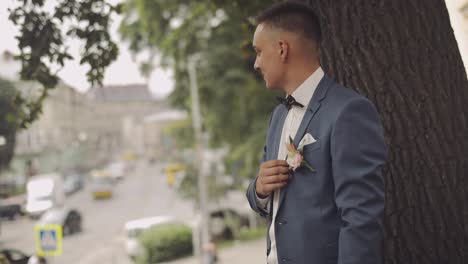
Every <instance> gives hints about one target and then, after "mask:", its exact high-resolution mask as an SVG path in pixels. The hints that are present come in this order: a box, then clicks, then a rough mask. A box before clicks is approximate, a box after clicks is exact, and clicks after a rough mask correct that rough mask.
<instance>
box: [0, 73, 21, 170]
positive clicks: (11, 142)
mask: <svg viewBox="0 0 468 264" xmlns="http://www.w3.org/2000/svg"><path fill="white" fill-rule="evenodd" d="M26 111H27V107H26V102H25V101H24V100H23V99H22V97H21V96H20V94H19V92H18V91H17V90H16V88H15V87H14V86H13V84H12V83H11V82H9V81H6V80H3V79H0V136H1V137H2V138H3V140H4V141H5V142H4V143H5V144H4V145H0V173H1V172H2V171H3V170H4V169H6V168H8V165H9V164H10V161H11V159H12V158H13V154H14V147H15V142H16V131H17V130H19V129H20V128H22V127H24V126H25V124H24V122H25V117H26V115H25V113H26Z"/></svg>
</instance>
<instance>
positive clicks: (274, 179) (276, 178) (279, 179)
mask: <svg viewBox="0 0 468 264" xmlns="http://www.w3.org/2000/svg"><path fill="white" fill-rule="evenodd" d="M288 179H289V175H288V174H278V175H274V176H269V177H264V178H263V179H262V183H263V184H273V183H280V182H284V181H287V180H288Z"/></svg>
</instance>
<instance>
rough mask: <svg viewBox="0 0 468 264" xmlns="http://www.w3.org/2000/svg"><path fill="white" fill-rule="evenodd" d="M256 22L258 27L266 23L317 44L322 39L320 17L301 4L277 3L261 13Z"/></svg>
mask: <svg viewBox="0 0 468 264" xmlns="http://www.w3.org/2000/svg"><path fill="white" fill-rule="evenodd" d="M255 21H256V23H257V25H259V24H262V23H264V24H266V25H267V26H270V27H272V28H277V29H280V30H283V31H287V32H292V33H298V34H302V35H303V37H305V38H307V39H309V40H312V41H314V42H316V43H317V44H319V43H320V40H321V38H322V32H321V30H320V22H319V19H318V17H317V16H316V15H315V13H314V11H313V10H312V9H311V8H310V7H309V6H307V5H306V4H304V3H301V2H295V1H287V2H281V3H277V4H275V5H273V6H271V7H270V8H268V9H267V10H265V11H263V12H262V13H260V14H259V15H258V16H257V17H256V18H255Z"/></svg>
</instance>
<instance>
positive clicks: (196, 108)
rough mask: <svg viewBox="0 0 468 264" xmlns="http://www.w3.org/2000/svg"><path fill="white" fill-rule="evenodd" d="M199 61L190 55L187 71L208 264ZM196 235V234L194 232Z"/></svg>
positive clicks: (203, 258) (203, 254) (204, 258)
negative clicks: (198, 77) (197, 67)
mask: <svg viewBox="0 0 468 264" xmlns="http://www.w3.org/2000/svg"><path fill="white" fill-rule="evenodd" d="M198 61H199V56H198V55H192V56H191V57H189V59H188V72H189V79H190V95H191V97H192V119H193V128H194V130H195V144H196V154H195V157H196V159H197V160H196V162H197V163H196V164H197V165H198V198H199V206H200V214H201V221H200V223H201V224H200V229H201V230H200V231H201V243H200V247H199V248H200V249H202V250H201V263H203V264H208V256H207V253H208V252H206V251H205V250H203V246H204V245H207V244H208V243H209V242H210V233H209V230H208V208H207V207H208V190H207V187H206V186H207V185H206V175H205V170H204V169H203V167H204V166H203V163H204V162H205V161H204V160H203V151H204V139H203V135H202V120H201V113H200V99H199V98H198V82H197V70H196V65H197V62H198ZM196 235H197V234H196Z"/></svg>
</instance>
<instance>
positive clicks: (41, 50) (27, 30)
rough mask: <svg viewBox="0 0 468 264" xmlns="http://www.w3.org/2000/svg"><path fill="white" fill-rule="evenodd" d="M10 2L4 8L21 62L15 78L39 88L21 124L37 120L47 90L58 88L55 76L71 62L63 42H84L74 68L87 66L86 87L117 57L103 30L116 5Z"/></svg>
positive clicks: (71, 0) (74, 0)
mask: <svg viewBox="0 0 468 264" xmlns="http://www.w3.org/2000/svg"><path fill="white" fill-rule="evenodd" d="M16 1H17V3H18V6H17V7H15V8H14V9H12V10H9V11H10V16H9V19H10V20H11V21H12V22H13V23H14V24H15V25H16V26H18V27H19V30H20V33H19V35H18V36H16V39H17V40H18V48H19V50H20V53H19V54H18V55H17V56H16V57H15V59H17V60H19V61H20V62H21V71H20V77H21V80H25V81H37V82H39V83H40V84H41V85H42V86H43V89H42V92H41V93H40V95H39V96H38V97H37V98H36V99H35V100H34V101H31V102H30V103H29V104H28V107H29V118H28V122H26V123H31V122H33V121H34V120H36V119H37V118H38V117H39V115H40V113H41V107H42V102H43V101H44V100H45V98H47V95H48V93H49V91H50V89H53V88H54V87H55V86H56V85H57V84H58V82H59V78H58V76H57V73H58V72H59V71H60V69H62V67H63V66H64V64H65V63H66V61H67V60H70V59H73V57H72V56H71V55H70V54H69V53H68V47H67V45H66V41H67V40H68V39H70V38H77V39H80V40H81V41H83V42H84V46H83V48H82V50H81V54H80V57H81V60H80V64H87V65H89V70H88V72H87V74H86V75H87V78H88V81H89V82H90V83H91V84H92V85H101V84H102V80H103V78H104V70H105V69H106V67H107V66H109V65H110V63H111V62H113V61H114V60H115V59H116V58H117V55H118V48H117V45H116V44H115V43H114V42H113V41H112V39H111V38H110V35H109V32H108V31H109V26H110V16H111V14H112V13H114V12H118V10H119V6H118V5H117V6H112V5H110V4H108V3H106V1H105V0H66V1H46V0H16ZM57 2H58V3H57ZM51 3H52V4H55V6H51V5H50V4H51ZM47 4H48V5H47ZM52 7H54V8H52ZM50 10H52V11H50Z"/></svg>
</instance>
